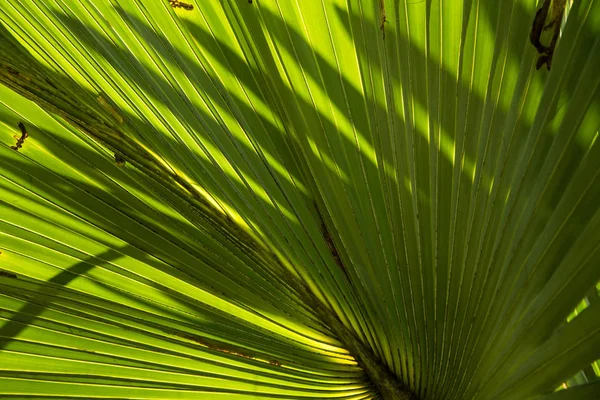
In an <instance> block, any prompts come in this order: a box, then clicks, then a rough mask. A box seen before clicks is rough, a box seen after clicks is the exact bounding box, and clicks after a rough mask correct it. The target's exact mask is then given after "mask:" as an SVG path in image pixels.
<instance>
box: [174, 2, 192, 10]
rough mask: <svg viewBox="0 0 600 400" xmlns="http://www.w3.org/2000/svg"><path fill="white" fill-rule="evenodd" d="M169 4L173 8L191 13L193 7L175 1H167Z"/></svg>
mask: <svg viewBox="0 0 600 400" xmlns="http://www.w3.org/2000/svg"><path fill="white" fill-rule="evenodd" d="M169 4H170V5H171V7H173V8H183V9H184V10H187V11H191V10H193V9H194V6H193V5H191V4H188V3H183V2H181V1H177V0H169Z"/></svg>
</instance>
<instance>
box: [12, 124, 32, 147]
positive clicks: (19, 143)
mask: <svg viewBox="0 0 600 400" xmlns="http://www.w3.org/2000/svg"><path fill="white" fill-rule="evenodd" d="M18 127H19V129H20V130H21V137H18V136H15V139H17V144H15V145H14V146H11V149H13V150H16V151H19V149H20V148H21V147H23V142H25V139H26V138H28V137H29V134H28V133H27V130H26V129H25V125H23V123H22V122H19V125H18Z"/></svg>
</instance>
